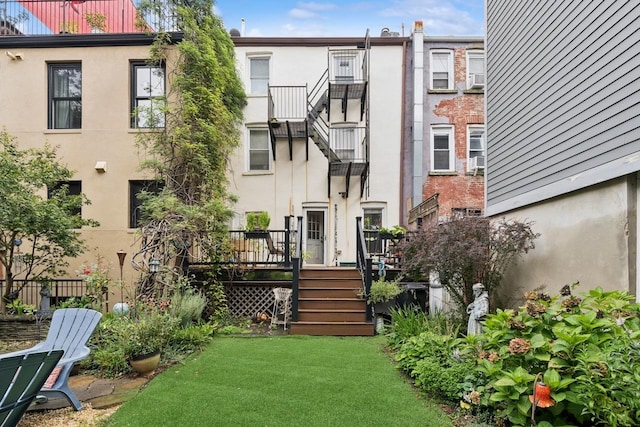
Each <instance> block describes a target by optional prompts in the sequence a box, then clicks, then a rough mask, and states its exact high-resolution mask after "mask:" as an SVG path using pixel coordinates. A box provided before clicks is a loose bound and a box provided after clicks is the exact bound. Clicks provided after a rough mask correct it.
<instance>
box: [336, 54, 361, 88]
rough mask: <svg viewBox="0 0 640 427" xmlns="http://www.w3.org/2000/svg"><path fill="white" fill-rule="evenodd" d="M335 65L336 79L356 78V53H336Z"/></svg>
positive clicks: (349, 79)
mask: <svg viewBox="0 0 640 427" xmlns="http://www.w3.org/2000/svg"><path fill="white" fill-rule="evenodd" d="M333 65H334V68H333V71H334V73H335V74H334V76H335V80H337V81H350V82H352V81H353V80H354V79H355V67H356V57H355V55H345V54H340V55H338V54H334V56H333Z"/></svg>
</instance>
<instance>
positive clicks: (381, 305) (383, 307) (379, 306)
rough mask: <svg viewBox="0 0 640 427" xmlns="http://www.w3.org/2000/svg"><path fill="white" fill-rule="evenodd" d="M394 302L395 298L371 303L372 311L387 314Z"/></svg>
mask: <svg viewBox="0 0 640 427" xmlns="http://www.w3.org/2000/svg"><path fill="white" fill-rule="evenodd" d="M394 304H395V299H393V300H390V301H385V302H377V303H375V304H373V311H374V312H375V313H376V314H389V313H390V311H391V307H393V305H394Z"/></svg>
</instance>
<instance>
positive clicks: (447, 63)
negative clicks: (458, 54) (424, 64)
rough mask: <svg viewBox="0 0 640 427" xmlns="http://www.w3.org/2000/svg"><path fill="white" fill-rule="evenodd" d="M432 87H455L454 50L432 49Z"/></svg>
mask: <svg viewBox="0 0 640 427" xmlns="http://www.w3.org/2000/svg"><path fill="white" fill-rule="evenodd" d="M430 69H431V89H453V52H451V51H450V50H432V51H431V68H430Z"/></svg>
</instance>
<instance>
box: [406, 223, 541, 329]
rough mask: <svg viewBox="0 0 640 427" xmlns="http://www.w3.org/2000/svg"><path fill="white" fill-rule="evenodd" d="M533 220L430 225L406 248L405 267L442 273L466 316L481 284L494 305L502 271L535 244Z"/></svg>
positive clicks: (423, 272) (411, 271)
mask: <svg viewBox="0 0 640 427" xmlns="http://www.w3.org/2000/svg"><path fill="white" fill-rule="evenodd" d="M532 225H533V223H531V222H520V221H507V220H505V219H502V220H497V221H492V220H491V219H489V218H477V217H466V218H461V219H455V220H452V221H449V222H445V223H441V224H433V225H429V226H426V227H425V228H423V229H422V230H421V231H420V232H418V233H417V234H415V235H412V236H411V239H410V241H409V243H408V244H406V245H405V247H404V257H405V262H404V264H403V269H404V270H405V274H406V275H408V276H409V277H414V276H416V275H423V276H426V277H428V276H429V273H430V272H431V271H437V272H438V273H439V275H440V281H441V282H442V285H443V286H444V288H445V289H446V290H447V292H448V293H449V294H450V295H451V297H452V299H453V301H454V302H455V303H456V305H457V306H458V308H459V309H460V312H461V314H462V315H463V317H464V316H465V315H466V307H467V305H468V304H469V303H470V302H472V301H473V289H472V287H473V284H474V283H477V282H481V283H482V284H483V285H484V286H485V289H486V290H487V292H488V293H489V297H490V301H491V305H492V306H493V305H494V296H495V294H496V291H497V290H498V287H499V286H500V282H501V281H502V277H503V274H504V272H505V270H506V269H507V267H508V266H509V265H510V264H511V262H513V260H514V259H515V258H516V257H518V256H520V255H521V254H523V253H527V252H528V251H529V250H531V249H533V248H534V247H535V245H534V243H533V241H534V240H535V239H536V238H537V237H538V236H539V234H537V233H534V232H533V231H532V229H531V226H532Z"/></svg>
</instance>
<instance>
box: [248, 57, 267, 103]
mask: <svg viewBox="0 0 640 427" xmlns="http://www.w3.org/2000/svg"><path fill="white" fill-rule="evenodd" d="M249 70H250V79H251V93H252V94H254V95H266V93H267V90H268V89H269V58H266V57H256V58H249Z"/></svg>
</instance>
